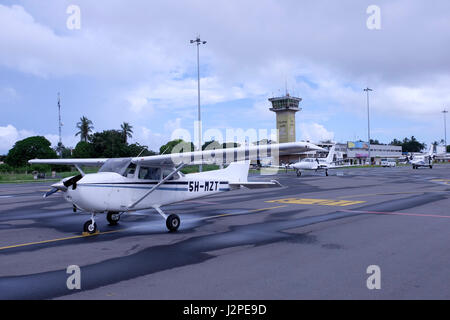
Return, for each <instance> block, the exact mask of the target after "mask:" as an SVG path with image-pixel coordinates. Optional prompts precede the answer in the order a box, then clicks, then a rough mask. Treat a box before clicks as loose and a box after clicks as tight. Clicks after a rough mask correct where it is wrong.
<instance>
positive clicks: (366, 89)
mask: <svg viewBox="0 0 450 320" xmlns="http://www.w3.org/2000/svg"><path fill="white" fill-rule="evenodd" d="M364 91H365V92H366V93H367V137H368V142H369V165H371V164H372V158H371V157H370V112H369V91H373V90H372V89H370V88H369V87H367V88H365V89H364Z"/></svg>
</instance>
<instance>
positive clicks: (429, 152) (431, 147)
mask: <svg viewBox="0 0 450 320" xmlns="http://www.w3.org/2000/svg"><path fill="white" fill-rule="evenodd" d="M434 148H435V145H434V144H430V150H428V156H430V157H431V156H432V155H433V154H435V151H434Z"/></svg>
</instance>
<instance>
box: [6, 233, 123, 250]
mask: <svg viewBox="0 0 450 320" xmlns="http://www.w3.org/2000/svg"><path fill="white" fill-rule="evenodd" d="M123 230H126V229H120V230H113V231H106V232H99V233H94V234H89V235H78V236H72V237H65V238H58V239H50V240H42V241H36V242H28V243H22V244H15V245H11V246H6V247H0V250H5V249H12V248H20V247H27V246H32V245H38V244H46V243H52V242H59V241H66V240H72V239H81V238H87V237H93V236H98V235H103V234H110V233H117V232H121V231H123Z"/></svg>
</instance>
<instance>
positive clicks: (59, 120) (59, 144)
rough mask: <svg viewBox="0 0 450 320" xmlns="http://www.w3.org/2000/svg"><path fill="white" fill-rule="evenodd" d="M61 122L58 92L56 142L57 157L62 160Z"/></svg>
mask: <svg viewBox="0 0 450 320" xmlns="http://www.w3.org/2000/svg"><path fill="white" fill-rule="evenodd" d="M62 125H63V124H62V122H61V98H60V96H59V92H58V133H59V141H58V149H57V150H58V153H59V157H60V158H62V138H61V127H62Z"/></svg>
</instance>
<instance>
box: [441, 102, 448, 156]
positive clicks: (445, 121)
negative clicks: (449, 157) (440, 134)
mask: <svg viewBox="0 0 450 320" xmlns="http://www.w3.org/2000/svg"><path fill="white" fill-rule="evenodd" d="M442 113H443V114H444V143H445V152H447V113H448V110H445V109H444V110H443V111H442Z"/></svg>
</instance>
